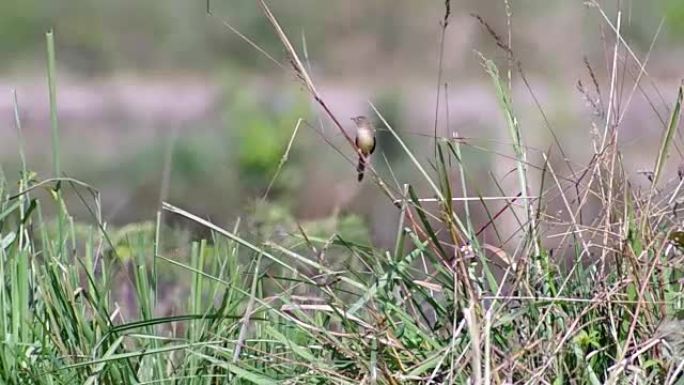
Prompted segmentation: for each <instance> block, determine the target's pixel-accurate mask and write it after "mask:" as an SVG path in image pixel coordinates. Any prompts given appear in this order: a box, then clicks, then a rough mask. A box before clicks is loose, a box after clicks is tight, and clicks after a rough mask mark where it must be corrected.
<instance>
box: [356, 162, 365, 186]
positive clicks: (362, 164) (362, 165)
mask: <svg viewBox="0 0 684 385" xmlns="http://www.w3.org/2000/svg"><path fill="white" fill-rule="evenodd" d="M364 171H366V157H365V156H359V164H358V165H356V172H357V173H358V174H359V175H358V178H357V179H358V181H359V182H361V181H362V180H363V173H364Z"/></svg>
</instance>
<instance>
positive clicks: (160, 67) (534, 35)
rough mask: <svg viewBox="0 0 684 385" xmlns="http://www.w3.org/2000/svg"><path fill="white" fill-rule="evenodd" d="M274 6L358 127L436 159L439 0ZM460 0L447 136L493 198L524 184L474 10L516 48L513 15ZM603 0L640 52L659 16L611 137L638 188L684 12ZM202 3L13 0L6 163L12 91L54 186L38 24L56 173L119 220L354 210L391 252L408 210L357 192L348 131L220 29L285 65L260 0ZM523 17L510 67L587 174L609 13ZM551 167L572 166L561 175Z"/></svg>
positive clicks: (287, 75)
mask: <svg viewBox="0 0 684 385" xmlns="http://www.w3.org/2000/svg"><path fill="white" fill-rule="evenodd" d="M270 3H271V6H272V8H273V11H274V13H275V15H276V16H277V17H278V18H279V20H280V21H281V23H282V25H283V27H284V29H285V30H286V32H287V33H288V35H289V37H290V39H291V40H292V42H293V43H294V44H295V45H296V48H297V50H298V52H300V53H301V54H302V57H305V58H306V59H307V65H308V66H310V68H311V73H312V75H313V79H314V82H315V83H316V84H317V86H318V87H319V90H320V92H321V93H322V95H323V96H324V98H325V99H326V101H327V103H328V104H329V105H330V107H331V109H332V110H333V111H334V113H335V114H336V115H337V116H338V117H339V118H340V120H341V121H342V122H343V123H344V124H348V129H352V126H351V121H350V120H349V119H348V118H349V117H351V116H355V115H359V114H368V115H369V116H371V113H370V111H369V104H368V102H369V101H370V102H372V103H373V104H374V105H376V106H377V107H378V109H379V110H380V111H381V112H382V113H383V114H384V116H385V117H386V118H387V119H388V121H389V122H390V123H391V124H392V125H393V126H394V127H395V128H396V129H397V130H398V131H399V132H400V133H401V135H402V136H403V137H404V138H405V139H406V140H407V142H408V143H409V144H410V145H411V146H412V148H414V149H415V150H416V152H417V154H418V157H419V159H420V160H421V161H425V163H426V164H427V161H428V159H429V158H430V157H431V156H432V139H431V135H432V133H433V129H434V121H435V102H436V97H437V96H436V90H437V73H438V63H439V51H440V34H441V27H440V22H441V20H442V18H443V16H444V1H443V0H439V1H438V0H424V1H415V0H355V1H336V2H332V1H325V2H323V1H319V0H287V1H272V2H270ZM451 3H452V5H451V7H452V9H451V12H452V13H451V17H450V19H449V25H448V28H447V29H446V35H445V47H444V59H443V76H442V84H441V85H440V88H441V90H442V91H441V92H442V102H441V105H442V108H441V109H440V112H439V121H438V132H439V134H440V135H442V136H454V135H458V136H461V137H467V138H469V139H468V143H469V144H470V145H469V146H465V147H464V151H465V153H464V158H465V161H466V162H468V164H469V170H470V171H471V173H472V175H471V178H472V183H473V184H472V185H471V186H472V188H473V192H472V193H475V192H480V193H482V194H486V193H487V192H492V193H494V194H497V195H501V194H502V193H501V192H500V191H497V190H496V189H495V188H494V187H493V186H494V184H493V183H492V181H493V180H494V179H497V180H505V179H506V178H509V179H511V180H512V181H513V182H514V181H515V175H513V174H511V173H510V170H511V169H512V167H513V166H512V164H511V163H510V162H508V161H502V158H501V157H499V156H497V155H496V154H495V153H494V151H498V152H501V153H504V154H510V153H511V148H510V145H509V144H508V143H510V141H509V140H508V134H507V128H506V125H505V121H504V119H503V115H502V113H501V111H500V109H499V107H498V104H497V98H496V93H495V90H494V87H493V85H492V83H491V79H490V78H489V77H488V75H487V74H486V72H485V71H484V68H483V66H482V63H481V59H480V56H479V54H478V52H481V53H482V54H483V55H484V56H485V57H487V58H490V59H493V60H494V61H495V62H496V63H497V64H498V65H499V67H500V68H501V70H502V74H505V69H506V63H507V57H506V53H505V52H504V51H502V50H501V49H499V48H497V47H496V44H495V41H494V39H493V38H492V37H491V36H490V35H489V34H488V33H487V31H486V30H485V29H484V28H483V27H482V26H481V25H480V24H479V23H478V22H477V20H476V19H475V18H473V17H472V16H471V14H477V15H480V16H481V17H482V18H483V19H484V20H486V21H487V23H489V24H490V25H491V27H492V28H493V29H494V30H495V31H496V32H497V33H498V34H500V35H501V36H502V37H503V38H504V39H506V38H507V25H506V7H505V4H504V2H503V1H479V0H458V1H452V2H451ZM587 3H588V2H587ZM600 3H601V5H602V8H603V10H604V11H605V13H606V15H607V16H608V17H609V18H610V19H611V20H613V22H615V20H616V15H617V9H618V7H620V8H621V9H622V10H623V15H622V16H623V19H622V31H623V35H624V37H625V39H626V40H627V41H628V43H629V44H630V46H631V48H632V50H633V52H634V54H636V55H637V56H638V57H639V58H640V60H642V61H643V60H645V57H646V55H647V53H648V52H649V47H650V46H651V44H652V41H653V39H654V37H655V36H656V33H657V32H658V31H659V26H660V25H661V22H662V28H661V30H660V33H659V34H658V37H657V41H656V43H655V45H654V47H653V50H652V52H651V53H650V55H649V58H648V66H647V72H648V75H649V76H648V77H647V78H646V79H644V81H643V94H642V93H641V92H637V93H636V94H635V96H634V98H633V99H632V100H631V102H630V104H629V106H628V107H627V108H625V111H626V112H625V118H624V122H623V124H622V126H621V131H620V137H619V140H620V143H621V146H622V148H623V151H624V152H625V158H624V164H625V168H626V169H627V170H628V172H629V173H630V174H634V175H635V178H637V176H636V172H637V171H638V170H640V169H641V168H648V167H651V165H652V164H653V161H654V159H653V157H654V154H655V149H656V147H657V145H658V141H659V138H660V133H661V132H662V129H663V123H662V121H661V120H662V119H663V117H664V119H665V120H667V116H668V108H669V107H668V106H669V105H671V103H672V101H673V100H674V95H675V92H676V89H677V87H678V85H679V81H680V79H681V77H682V72H683V71H682V63H683V62H684V61H683V60H682V59H684V43H683V41H682V38H681V37H682V36H684V2H682V1H681V0H654V1H648V2H646V1H641V0H632V1H630V0H622V1H618V0H615V1H601V2H600ZM206 8H207V7H206V3H205V1H204V0H202V1H187V0H148V1H143V2H141V1H137V0H117V1H106V0H54V1H50V2H45V1H42V0H3V1H1V2H0V164H1V165H2V170H3V172H4V173H5V174H6V175H7V177H8V178H9V179H10V180H16V179H17V178H18V172H19V169H20V162H19V159H20V158H19V153H18V148H19V147H20V146H19V137H18V135H17V131H16V129H15V125H14V107H13V99H12V90H13V89H16V92H17V96H18V101H19V109H20V116H21V121H22V124H23V145H24V148H25V150H26V155H27V158H28V163H29V168H31V169H32V170H34V171H36V172H37V173H38V176H39V178H47V177H50V176H51V171H50V170H51V166H50V162H51V160H50V159H51V152H50V151H51V150H50V123H49V103H48V92H47V80H46V75H45V73H46V71H45V68H46V65H45V32H46V31H47V30H49V29H51V28H54V31H55V39H56V47H57V68H58V79H57V91H58V110H59V125H60V131H61V137H60V140H61V146H62V148H61V151H62V162H63V165H62V168H63V170H64V172H65V173H66V174H67V175H69V176H72V177H75V178H78V179H80V180H83V181H84V182H86V183H88V184H90V185H92V186H95V187H97V188H98V189H99V191H100V192H101V193H102V204H103V209H104V213H105V218H106V219H107V220H108V221H109V222H110V223H112V224H114V225H123V224H127V223H131V222H140V221H145V220H153V219H154V216H155V212H156V211H157V210H158V207H159V202H160V200H162V199H164V200H168V201H169V202H172V203H173V204H175V205H178V206H180V207H183V208H185V209H187V210H188V211H191V212H193V213H195V214H197V215H199V216H202V217H209V218H211V219H212V220H213V221H215V222H217V223H219V224H220V225H225V226H229V225H230V224H232V223H234V222H235V220H236V218H237V217H238V216H241V215H243V214H245V213H250V218H255V219H254V220H256V221H259V220H263V221H270V222H280V221H288V220H289V221H292V220H294V219H295V218H296V219H299V220H304V221H307V220H322V219H323V218H330V217H336V216H337V215H338V214H339V213H343V214H344V217H343V218H344V221H347V222H344V221H343V222H344V223H347V226H349V227H350V228H351V229H358V228H359V226H360V225H361V224H365V225H367V228H368V230H370V231H369V232H368V233H369V234H370V236H371V238H372V239H373V240H374V241H375V242H378V243H380V244H385V243H386V244H391V242H392V239H393V236H394V234H395V231H396V225H395V223H396V215H397V214H396V210H395V209H393V207H392V205H391V204H390V202H388V201H387V199H386V198H385V197H384V196H383V195H382V192H381V191H380V190H379V189H378V188H377V186H375V185H374V184H372V183H371V182H369V181H368V180H366V181H364V183H361V184H358V183H356V175H355V170H354V165H352V164H350V163H349V162H348V161H347V160H346V159H345V158H344V157H343V156H341V155H340V154H339V153H338V152H337V151H335V150H334V148H333V146H334V147H337V148H339V149H340V150H341V151H342V153H343V154H346V155H347V156H352V155H353V154H352V151H351V149H350V148H349V146H348V145H347V144H346V143H345V141H344V138H343V137H342V136H341V135H340V134H339V132H338V131H337V130H336V129H335V128H334V127H333V125H332V124H331V123H330V122H329V121H328V120H327V119H326V118H324V117H323V116H322V115H321V114H320V111H319V109H318V108H317V106H315V105H314V104H312V103H311V101H310V99H309V97H308V95H307V93H306V92H305V91H304V90H303V89H302V87H301V86H300V84H299V83H297V81H296V78H295V76H294V75H293V74H292V72H291V71H290V70H289V67H287V66H285V69H283V68H280V67H278V66H277V65H276V64H274V63H273V62H272V61H271V60H269V59H268V58H267V57H266V56H265V55H263V54H261V53H259V52H258V51H257V50H255V49H254V48H253V47H251V46H249V45H248V44H247V43H246V42H245V41H244V40H242V39H241V38H239V37H238V36H237V35H236V34H234V33H233V32H231V30H230V29H229V28H227V26H226V24H229V25H231V26H232V27H234V28H235V29H237V30H238V31H240V33H242V34H244V35H245V36H247V37H248V38H249V39H251V40H252V41H253V42H254V43H256V44H257V45H259V46H260V47H261V48H263V50H265V51H266V52H268V54H270V55H271V56H272V57H274V58H275V59H276V60H278V61H280V62H281V63H286V58H285V56H284V51H283V49H282V48H281V46H280V44H279V42H278V41H277V38H276V37H275V35H274V33H273V30H272V28H271V27H270V26H269V25H268V23H267V22H266V20H265V18H264V17H263V15H262V13H261V11H260V9H259V7H258V5H257V3H256V2H255V1H235V0H213V1H212V2H211V9H212V13H213V16H209V15H208V14H207V12H206ZM511 11H512V15H513V19H512V30H513V36H512V42H513V44H512V46H513V49H514V50H515V53H516V56H517V58H518V59H519V60H520V61H521V62H522V65H523V67H524V70H525V73H526V75H527V77H528V81H529V83H530V87H531V88H532V90H533V91H534V95H535V97H536V98H537V99H538V100H539V102H540V104H541V105H542V107H543V109H544V112H545V114H546V115H547V118H548V119H549V122H550V123H551V126H552V127H553V129H554V130H555V132H556V133H557V134H558V135H559V136H560V138H561V140H562V143H563V144H564V146H565V150H566V151H567V152H568V155H569V156H570V158H572V159H573V160H574V161H575V162H576V164H577V165H578V169H579V168H580V166H581V164H582V162H583V161H584V160H586V159H588V157H589V156H590V155H591V151H592V148H591V145H590V143H591V142H590V139H591V135H592V130H593V129H594V128H592V121H594V122H597V121H599V120H600V119H596V117H595V116H593V111H592V108H591V106H590V105H589V104H588V103H587V102H586V100H585V96H584V95H583V94H582V93H581V92H579V91H578V88H577V83H578V81H581V82H582V84H584V85H585V87H586V88H587V89H590V90H593V86H592V85H591V84H592V80H591V77H590V75H589V72H588V71H587V68H586V65H585V64H584V57H587V59H588V62H589V63H590V65H591V67H592V68H593V70H594V72H595V74H596V76H597V79H598V81H599V83H600V85H601V92H602V96H603V98H604V100H605V99H606V98H607V95H608V92H609V74H610V72H609V62H610V60H611V59H612V57H611V54H612V47H613V42H614V36H615V34H614V32H612V31H611V30H610V29H609V28H608V27H607V26H606V23H605V21H604V20H603V18H602V16H601V14H600V12H599V10H597V9H596V8H595V7H593V6H588V5H587V4H586V3H585V2H582V1H567V0H544V1H516V0H512V1H511ZM629 57H630V54H629V53H628V52H626V51H625V50H624V49H623V50H621V51H620V58H621V59H620V60H621V61H622V60H623V59H624V60H626V62H627V67H626V68H628V69H629V70H627V71H623V72H624V73H621V74H620V76H621V78H619V79H618V80H619V85H620V88H619V92H620V93H621V97H622V99H623V101H625V103H626V101H627V99H628V97H629V94H630V91H631V89H632V87H633V84H634V81H633V79H634V78H635V77H636V75H637V74H638V72H639V69H638V67H637V66H636V65H635V64H634V62H633V61H632V60H631V59H629ZM444 84H447V86H446V87H445V86H444ZM445 94H446V99H448V103H445V102H444V101H443V100H444V98H445ZM645 95H646V96H648V98H646V97H645ZM513 100H514V105H515V109H516V112H517V114H518V117H519V119H520V121H521V126H522V129H523V132H524V133H525V135H526V137H525V141H526V142H527V143H528V144H529V145H530V146H532V147H533V148H536V149H539V150H547V149H548V146H549V144H550V143H551V141H550V135H549V130H548V129H547V128H546V125H545V124H544V120H543V117H542V115H541V114H540V113H539V110H538V108H537V106H536V105H535V103H534V99H533V98H532V97H531V94H530V92H529V91H528V89H527V88H526V86H525V85H524V83H523V82H522V81H520V79H519V77H518V76H515V79H514V82H513ZM445 106H447V108H445ZM659 116H660V117H659ZM299 118H303V119H305V120H306V121H307V122H309V123H310V124H309V125H306V124H304V125H302V126H300V129H299V131H298V133H297V135H296V137H295V138H294V141H293V147H292V150H291V152H290V154H289V157H288V160H287V162H286V163H285V164H284V166H283V168H282V171H281V173H280V175H279V177H278V178H277V179H276V180H275V182H274V184H273V187H272V189H271V190H270V192H269V194H268V197H267V198H266V199H261V198H262V196H263V195H264V194H265V192H266V189H267V186H268V185H269V182H270V181H271V179H272V178H273V176H274V174H275V172H276V170H277V168H278V164H279V162H280V159H281V157H282V156H283V154H284V152H285V148H286V146H287V143H288V141H289V140H290V138H291V136H292V133H293V130H294V128H295V125H296V122H297V120H298V119H299ZM596 128H597V129H598V130H599V131H600V130H602V129H603V127H602V126H598V127H596ZM379 135H380V147H379V151H378V152H376V156H375V157H374V164H375V166H376V168H377V169H378V171H379V172H380V173H381V175H383V176H386V177H387V178H388V181H390V182H391V181H392V180H393V176H395V177H396V178H397V179H398V180H399V182H400V183H407V182H408V183H411V182H418V183H419V184H421V183H420V182H419V181H420V180H421V178H420V177H419V176H418V174H417V173H416V171H415V169H414V168H413V167H412V166H411V164H410V162H409V161H408V160H407V159H405V158H406V157H405V155H404V154H403V152H402V151H401V150H400V149H399V148H398V147H397V145H396V144H395V143H394V141H393V140H392V139H391V136H389V135H388V133H387V132H385V131H381V132H380V133H379ZM680 143H681V141H680ZM331 145H332V146H331ZM483 149H484V150H483ZM552 155H553V156H557V155H558V154H556V153H554V154H552ZM675 156H678V157H679V156H680V155H678V154H676V155H675ZM385 158H386V161H385ZM539 159H541V158H540V155H539V153H536V152H534V150H531V161H534V162H537V164H540V161H539ZM387 163H389V164H391V165H392V170H391V171H392V173H390V170H389V168H388V167H387ZM557 169H558V172H562V173H567V170H566V169H563V166H558V167H557ZM670 171H672V170H670ZM419 190H421V191H424V192H427V190H422V189H421V188H420V187H419ZM510 195H515V191H512V192H511V194H510ZM74 210H75V213H76V214H77V215H78V214H79V212H78V210H77V209H74ZM83 215H85V212H84V213H83ZM344 223H343V224H340V223H336V224H335V226H338V227H339V226H344Z"/></svg>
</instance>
